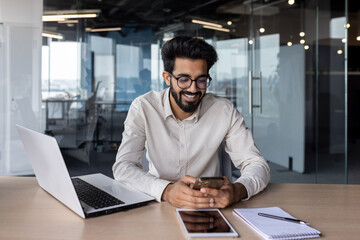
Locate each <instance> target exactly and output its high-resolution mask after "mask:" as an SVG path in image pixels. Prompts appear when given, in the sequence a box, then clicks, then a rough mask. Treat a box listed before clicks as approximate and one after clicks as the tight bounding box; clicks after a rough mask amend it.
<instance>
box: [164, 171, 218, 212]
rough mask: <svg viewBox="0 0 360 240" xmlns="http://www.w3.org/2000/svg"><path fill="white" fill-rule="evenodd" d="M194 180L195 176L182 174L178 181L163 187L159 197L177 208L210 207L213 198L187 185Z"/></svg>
mask: <svg viewBox="0 0 360 240" xmlns="http://www.w3.org/2000/svg"><path fill="white" fill-rule="evenodd" d="M195 181H196V178H194V177H191V176H184V177H183V178H182V179H180V180H179V181H177V182H175V183H173V184H169V185H168V186H167V187H166V188H165V190H164V192H163V195H162V197H161V199H162V200H164V201H167V202H168V203H170V204H171V205H173V206H174V207H178V208H192V209H196V208H208V207H212V206H211V204H212V201H213V200H211V198H210V197H209V196H207V195H206V194H204V193H202V192H200V191H198V190H194V189H191V188H190V187H189V185H190V184H191V183H195Z"/></svg>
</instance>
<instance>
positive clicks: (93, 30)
mask: <svg viewBox="0 0 360 240" xmlns="http://www.w3.org/2000/svg"><path fill="white" fill-rule="evenodd" d="M120 30H121V27H114V28H85V31H87V32H110V31H120Z"/></svg>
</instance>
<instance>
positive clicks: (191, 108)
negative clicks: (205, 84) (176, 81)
mask: <svg viewBox="0 0 360 240" xmlns="http://www.w3.org/2000/svg"><path fill="white" fill-rule="evenodd" d="M170 93H171V95H172V96H173V98H174V100H175V102H176V104H177V105H178V106H179V107H180V108H181V110H183V111H184V112H186V113H192V112H195V110H196V109H197V107H198V106H199V104H200V102H201V100H202V99H203V97H204V96H205V94H204V95H203V96H201V92H196V93H191V92H188V91H184V90H182V91H180V92H179V97H178V95H177V93H176V91H175V90H174V87H173V85H172V82H171V81H170ZM184 93H186V94H188V95H200V98H199V99H198V100H197V101H195V102H187V101H186V104H183V103H182V101H181V97H182V96H181V95H183V94H184Z"/></svg>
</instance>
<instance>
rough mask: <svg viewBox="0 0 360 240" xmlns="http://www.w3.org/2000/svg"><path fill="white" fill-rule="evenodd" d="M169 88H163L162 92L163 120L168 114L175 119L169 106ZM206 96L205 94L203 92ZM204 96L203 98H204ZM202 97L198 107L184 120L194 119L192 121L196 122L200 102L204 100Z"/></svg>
mask: <svg viewBox="0 0 360 240" xmlns="http://www.w3.org/2000/svg"><path fill="white" fill-rule="evenodd" d="M169 94H170V88H167V89H166V90H165V93H164V96H163V101H164V110H165V111H164V120H166V119H167V118H168V117H169V116H172V117H173V118H174V119H177V118H176V117H175V115H174V114H173V112H172V110H171V106H170V96H169ZM205 96H206V94H205ZM205 96H204V98H205ZM204 98H203V99H202V100H201V102H200V104H199V106H198V108H197V109H196V110H195V112H194V113H193V114H191V116H190V117H188V118H186V119H184V120H192V119H194V122H195V123H196V122H197V121H198V120H199V118H200V109H201V106H202V102H203V101H204Z"/></svg>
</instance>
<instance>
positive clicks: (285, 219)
mask: <svg viewBox="0 0 360 240" xmlns="http://www.w3.org/2000/svg"><path fill="white" fill-rule="evenodd" d="M258 215H259V216H261V217H267V218H273V219H278V220H283V221H288V222H293V223H299V224H304V225H309V223H307V222H304V221H302V220H299V219H295V218H288V217H280V216H275V215H271V214H267V213H258Z"/></svg>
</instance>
